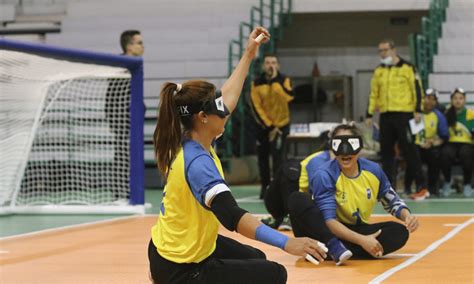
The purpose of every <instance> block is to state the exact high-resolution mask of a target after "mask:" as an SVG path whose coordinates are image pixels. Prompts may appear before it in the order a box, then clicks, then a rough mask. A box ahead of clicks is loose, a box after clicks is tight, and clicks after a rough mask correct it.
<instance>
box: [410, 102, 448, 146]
mask: <svg viewBox="0 0 474 284" xmlns="http://www.w3.org/2000/svg"><path fill="white" fill-rule="evenodd" d="M423 122H424V124H425V129H423V130H422V131H420V132H419V133H418V134H417V135H416V138H415V143H416V144H417V145H421V144H423V141H424V140H426V139H433V138H435V137H436V136H438V137H439V138H441V139H443V140H444V141H447V140H448V139H449V131H448V122H447V121H446V117H445V116H444V115H443V114H442V113H441V112H440V111H439V110H437V109H434V110H433V111H432V112H430V113H428V114H424V115H423Z"/></svg>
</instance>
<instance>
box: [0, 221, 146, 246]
mask: <svg viewBox="0 0 474 284" xmlns="http://www.w3.org/2000/svg"><path fill="white" fill-rule="evenodd" d="M142 216H143V215H132V216H124V217H118V218H112V219H106V220H99V221H93V222H87V223H81V224H75V225H68V226H62V227H57V228H51V229H45V230H40V231H35V232H30V233H24V234H18V235H12V236H8V237H2V238H0V241H5V240H11V239H16V238H24V237H29V236H34V235H40V234H44V233H50V232H57V231H62V230H68V229H73V228H80V227H86V226H90V225H95V224H101V223H109V222H115V221H119V220H126V219H131V218H136V217H142Z"/></svg>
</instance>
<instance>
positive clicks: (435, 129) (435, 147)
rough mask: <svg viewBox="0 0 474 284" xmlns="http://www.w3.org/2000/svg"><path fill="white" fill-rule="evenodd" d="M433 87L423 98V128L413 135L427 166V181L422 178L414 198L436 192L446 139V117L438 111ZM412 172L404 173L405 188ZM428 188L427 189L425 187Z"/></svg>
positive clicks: (411, 179) (447, 135) (408, 185)
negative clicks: (442, 150)
mask: <svg viewBox="0 0 474 284" xmlns="http://www.w3.org/2000/svg"><path fill="white" fill-rule="evenodd" d="M437 93H438V92H437V91H436V90H435V89H427V90H426V92H425V97H424V100H423V122H424V125H425V128H424V129H423V130H422V131H420V132H419V133H418V134H417V135H416V137H415V144H416V145H417V149H418V153H419V154H420V157H421V161H422V162H423V163H425V164H426V165H427V166H428V179H427V180H428V182H426V179H425V180H424V185H423V186H422V189H421V190H420V191H419V192H417V193H414V194H412V195H411V197H412V198H413V199H415V200H423V199H425V198H426V197H429V196H430V195H433V194H434V195H437V194H438V179H439V173H440V169H441V163H440V154H441V147H442V145H443V143H445V142H446V141H448V138H449V133H448V123H447V122H446V117H445V116H444V114H442V113H441V111H439V110H438V109H437V108H436V106H437V105H438V95H437ZM413 180H414V177H413V173H410V172H407V173H406V175H405V188H408V187H411V183H412V181H413ZM426 188H428V189H426Z"/></svg>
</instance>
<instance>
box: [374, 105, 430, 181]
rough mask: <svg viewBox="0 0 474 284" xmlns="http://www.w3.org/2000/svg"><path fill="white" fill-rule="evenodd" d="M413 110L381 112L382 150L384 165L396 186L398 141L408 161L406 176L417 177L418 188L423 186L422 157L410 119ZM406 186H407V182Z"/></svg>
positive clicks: (386, 172) (385, 170)
mask: <svg viewBox="0 0 474 284" xmlns="http://www.w3.org/2000/svg"><path fill="white" fill-rule="evenodd" d="M412 118H413V113H411V112H385V113H382V114H380V152H381V155H382V167H383V170H384V172H385V174H386V175H387V177H388V179H389V181H390V183H391V184H392V185H394V186H395V184H396V183H395V182H396V178H395V143H397V142H398V145H399V146H400V150H401V152H402V155H403V158H404V159H405V161H406V163H407V168H406V173H405V176H406V177H407V176H408V178H409V179H412V180H413V179H415V183H416V186H417V188H419V187H421V186H422V183H423V179H422V175H421V163H420V157H419V154H418V152H417V150H416V145H415V143H414V140H413V135H412V134H411V131H410V126H409V123H408V121H409V120H410V119H412ZM405 186H407V184H406V182H405Z"/></svg>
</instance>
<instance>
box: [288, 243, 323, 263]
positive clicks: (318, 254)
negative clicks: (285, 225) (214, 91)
mask: <svg viewBox="0 0 474 284" xmlns="http://www.w3.org/2000/svg"><path fill="white" fill-rule="evenodd" d="M285 251H286V252H287V253H290V254H293V255H298V256H302V257H306V255H307V254H310V255H312V256H313V257H314V258H316V260H317V261H319V262H323V261H324V259H325V258H326V256H327V255H326V253H325V252H324V249H323V248H322V247H321V246H319V245H318V241H316V240H313V239H311V238H290V239H288V242H287V243H286V246H285Z"/></svg>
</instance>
